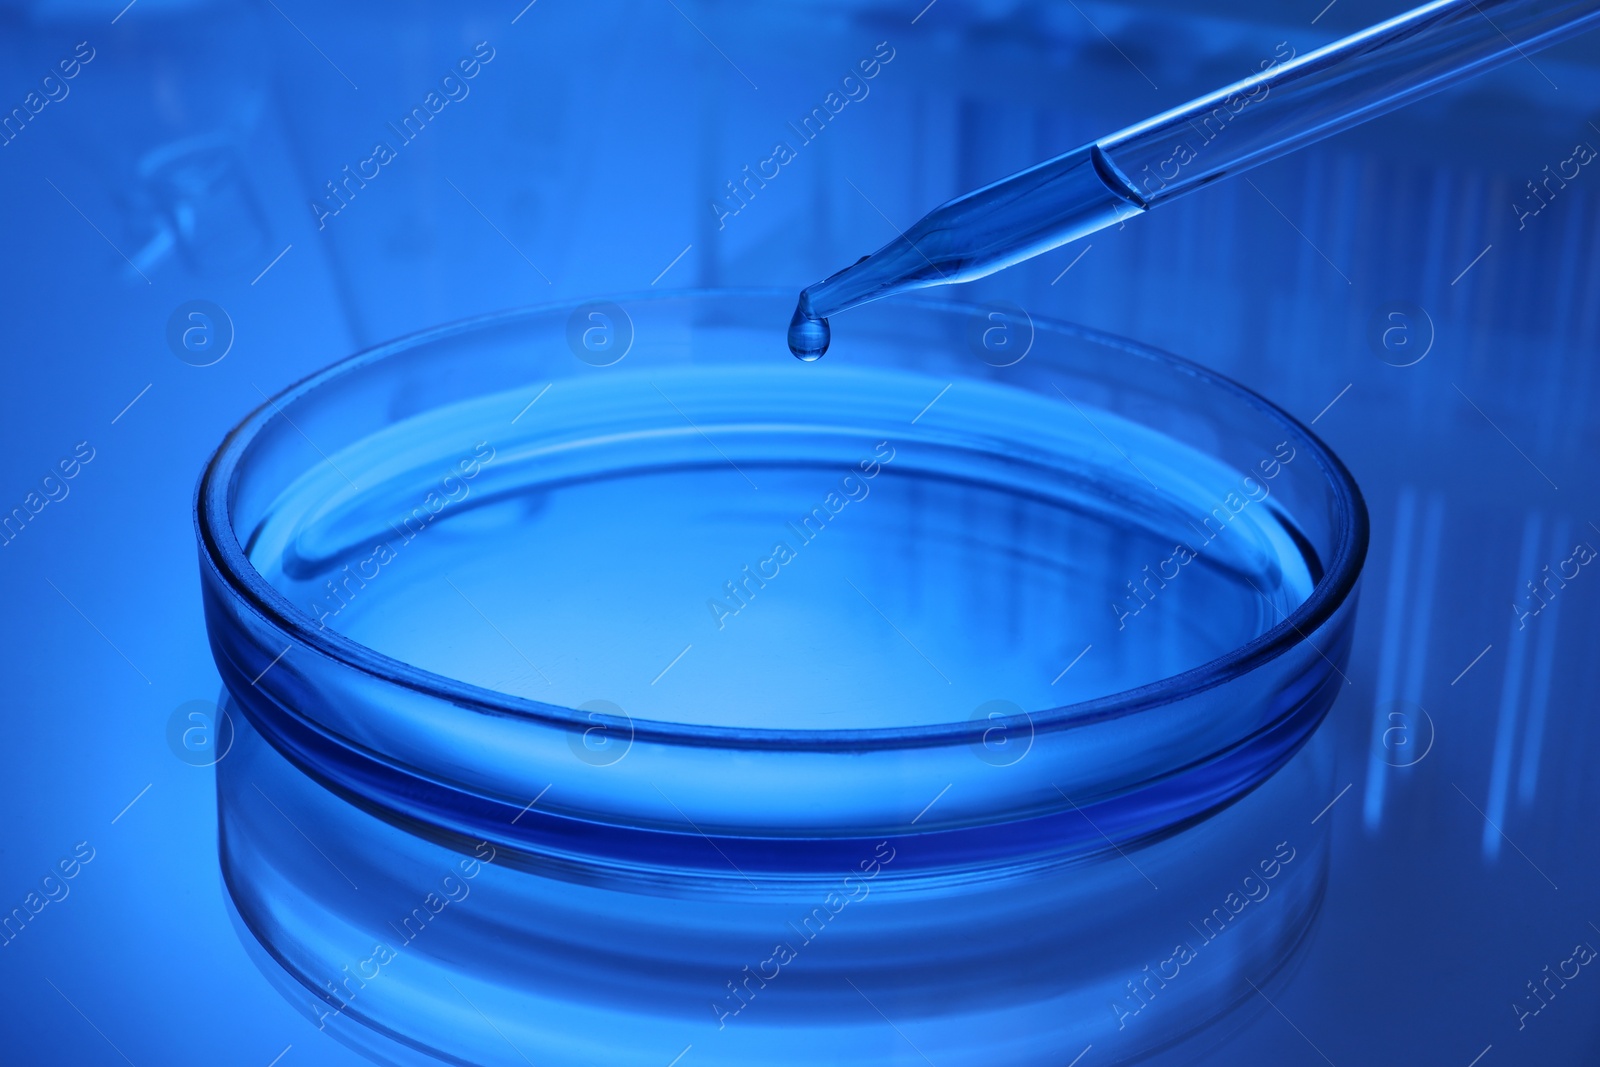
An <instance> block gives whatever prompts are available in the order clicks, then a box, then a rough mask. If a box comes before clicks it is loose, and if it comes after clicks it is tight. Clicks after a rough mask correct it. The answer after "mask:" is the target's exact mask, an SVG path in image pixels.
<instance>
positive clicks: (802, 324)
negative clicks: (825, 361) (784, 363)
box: [789, 296, 832, 363]
mask: <svg viewBox="0 0 1600 1067" xmlns="http://www.w3.org/2000/svg"><path fill="white" fill-rule="evenodd" d="M831 337H832V334H831V333H830V331H829V330H828V320H827V319H824V318H818V317H817V316H815V315H812V314H810V313H808V312H807V311H806V303H805V297H804V296H802V297H801V298H800V303H799V305H797V306H796V307H795V309H794V318H792V319H790V320H789V351H791V352H793V353H794V355H795V358H796V359H801V360H804V361H805V362H807V363H810V362H812V361H814V360H818V359H821V358H822V354H823V353H824V352H826V351H827V350H828V341H829V340H830V339H831Z"/></svg>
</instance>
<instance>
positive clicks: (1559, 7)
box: [789, 0, 1600, 360]
mask: <svg viewBox="0 0 1600 1067" xmlns="http://www.w3.org/2000/svg"><path fill="white" fill-rule="evenodd" d="M1596 22H1600V0H1476V2H1474V0H1437V2H1436V3H1431V4H1425V5H1423V6H1422V7H1419V8H1416V9H1415V10H1412V11H1408V12H1406V13H1405V14H1403V15H1399V16H1396V17H1395V18H1392V19H1390V20H1388V21H1387V22H1381V23H1379V24H1378V25H1376V26H1371V27H1368V28H1367V29H1365V30H1362V31H1361V32H1360V33H1357V34H1354V35H1352V36H1350V37H1346V38H1344V39H1343V40H1341V41H1335V42H1334V43H1333V44H1330V45H1327V46H1325V47H1323V48H1319V49H1317V50H1316V51H1314V52H1310V53H1307V54H1306V55H1303V56H1299V57H1293V56H1292V53H1291V56H1290V57H1278V58H1274V59H1268V60H1263V61H1262V64H1261V66H1262V69H1261V71H1260V73H1258V74H1255V75H1253V76H1252V77H1249V78H1246V79H1244V80H1242V81H1238V82H1235V83H1233V84H1232V85H1229V86H1226V87H1224V88H1222V89H1218V90H1217V91H1216V92H1214V93H1210V94H1208V95H1206V96H1202V97H1200V98H1199V99H1197V100H1193V101H1191V102H1189V103H1187V104H1184V105H1183V106H1181V107H1177V108H1173V109H1172V110H1171V111H1166V112H1163V113H1162V114H1159V115H1156V116H1155V117H1154V118H1150V119H1146V120H1145V121H1143V122H1140V123H1138V124H1136V125H1133V126H1129V127H1128V128H1127V129H1125V130H1122V131H1120V132H1118V133H1114V134H1112V135H1111V136H1109V137H1105V138H1102V139H1101V140H1099V141H1095V142H1092V143H1090V144H1086V145H1084V146H1083V147H1081V148H1077V149H1074V150H1073V151H1071V152H1068V153H1066V154H1065V155H1060V156H1056V157H1055V158H1054V159H1050V160H1046V161H1045V162H1043V163H1040V164H1038V165H1037V166H1034V167H1030V168H1028V169H1027V170H1024V171H1022V172H1020V173H1018V174H1013V175H1011V176H1010V177H1008V178H1002V179H1000V180H999V181H997V182H994V183H993V184H990V185H986V186H984V187H983V188H981V189H978V190H975V191H973V192H970V193H967V194H966V195H964V196H959V197H957V198H956V199H954V200H951V201H950V202H948V203H946V204H944V205H943V206H941V207H938V208H935V209H934V210H933V211H932V212H930V213H929V214H928V215H926V216H925V217H923V218H922V219H921V220H920V221H919V222H917V223H916V224H914V225H913V226H912V227H911V228H910V229H909V230H906V231H905V232H903V233H902V234H901V235H900V236H899V237H897V238H895V239H894V240H893V241H890V242H889V243H888V244H886V245H884V246H883V247H882V248H880V249H878V251H876V252H874V253H873V254H872V255H870V256H864V257H863V258H862V259H860V260H859V261H858V262H856V263H855V264H853V265H852V266H849V267H846V268H845V269H844V270H841V271H839V272H838V273H837V274H835V275H833V276H832V277H830V278H827V279H826V280H824V281H820V282H818V283H816V284H815V285H812V286H809V287H808V288H806V289H805V290H804V291H802V292H801V294H800V302H799V305H798V306H797V307H796V308H795V313H794V319H793V320H792V321H791V323H790V325H789V349H790V351H792V352H793V353H794V354H795V355H796V356H798V357H800V358H801V359H804V360H813V359H817V358H819V357H820V356H821V355H822V354H823V353H824V352H826V351H827V350H828V339H829V331H828V316H830V315H833V314H837V313H838V312H840V311H844V310H846V309H848V308H852V307H855V306H856V305H858V304H864V303H866V302H868V301H870V300H877V299H880V298H882V297H885V296H890V295H892V294H894V293H900V292H905V291H906V290H909V289H921V288H925V287H927V286H933V285H948V284H949V283H951V282H966V281H972V280H974V279H976V278H982V277H984V276H985V275H989V274H993V273H994V272H995V271H998V270H1003V269H1005V268H1006V267H1009V266H1011V265H1012V264H1014V263H1020V262H1022V261H1023V260H1025V259H1029V258H1031V257H1033V256H1037V255H1039V254H1040V253H1042V252H1048V251H1050V250H1051V249H1053V248H1059V247H1060V246H1062V245H1064V244H1066V243H1068V242H1069V241H1075V240H1077V239H1078V238H1080V237H1083V236H1086V235H1087V234H1091V233H1094V232H1095V231H1096V230H1099V229H1102V228H1104V227H1106V226H1110V225H1113V224H1115V223H1119V222H1121V221H1122V220H1124V219H1126V218H1130V217H1132V216H1134V215H1139V214H1142V213H1144V212H1146V211H1148V210H1150V209H1151V208H1153V207H1157V206H1159V205H1161V204H1164V203H1166V202H1167V201H1169V200H1173V199H1176V198H1177V197H1179V196H1182V195H1183V194H1185V193H1189V192H1193V191H1194V190H1196V189H1199V188H1200V187H1201V186H1204V185H1209V184H1210V183H1211V182H1214V181H1217V180H1218V179H1220V178H1225V177H1227V176H1229V175H1231V174H1237V173H1240V172H1242V171H1245V170H1248V169H1249V168H1251V167H1254V166H1256V165H1257V164H1260V163H1265V162H1266V161H1268V160H1270V159H1276V158H1277V157H1279V156H1281V155H1284V154H1286V153H1288V152H1292V151H1294V150H1295V149H1297V148H1301V147H1303V146H1305V145H1308V144H1311V143H1312V142H1314V141H1319V140H1321V139H1322V138H1324V137H1328V136H1330V135H1332V134H1335V133H1338V132H1339V131H1341V130H1345V129H1349V128H1350V127H1351V126H1355V125H1357V124H1359V123H1362V122H1365V121H1367V120H1368V119H1371V118H1376V117H1377V116H1379V115H1382V114H1385V113H1387V112H1389V111H1393V110H1394V109H1396V108H1398V107H1402V106H1404V105H1406V104H1409V103H1411V102H1412V101H1413V100H1418V99H1421V98H1422V97H1424V96H1427V95H1429V94H1430V93H1434V92H1437V91H1439V90H1440V89H1443V88H1445V87H1447V86H1450V85H1453V84H1455V83H1456V82H1459V81H1462V80H1464V79H1466V78H1470V77H1472V76H1473V75H1476V74H1480V73H1482V72H1483V71H1485V70H1488V69H1490V68H1492V67H1495V66H1498V65H1500V64H1503V63H1507V62H1510V61H1512V60H1516V59H1527V57H1528V56H1529V55H1530V54H1531V53H1533V52H1535V51H1537V50H1539V49H1541V48H1546V47H1548V46H1550V45H1552V44H1555V43H1556V42H1558V41H1562V40H1565V39H1566V38H1568V37H1571V36H1574V35H1575V34H1578V33H1580V32H1582V31H1584V30H1587V29H1589V28H1591V27H1592V26H1594V25H1595V24H1596ZM1285 59H1286V61H1285ZM1529 62H1530V63H1531V62H1532V61H1531V60H1529Z"/></svg>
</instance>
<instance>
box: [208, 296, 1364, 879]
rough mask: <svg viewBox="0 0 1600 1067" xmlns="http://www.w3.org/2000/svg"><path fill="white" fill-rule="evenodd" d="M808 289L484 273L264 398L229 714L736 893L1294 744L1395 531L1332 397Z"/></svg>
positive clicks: (1029, 825)
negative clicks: (813, 356)
mask: <svg viewBox="0 0 1600 1067" xmlns="http://www.w3.org/2000/svg"><path fill="white" fill-rule="evenodd" d="M789 296H792V294H789V295H788V296H786V295H785V294H781V293H749V292H742V293H741V292H704V293H688V294H674V295H670V296H649V297H617V298H615V299H613V300H608V301H601V302H591V303H587V304H582V305H576V306H574V305H564V306H557V307H546V308H535V309H530V310H520V311H514V312H510V313H505V314H500V315H494V316H490V317H487V318H482V319H477V320H473V321H470V322H466V323H461V324H457V325H451V326H447V327H442V328H439V329H436V330H432V331H428V332H426V333H423V334H419V335H416V336H413V337H409V338H406V339H403V340H400V341H397V342H393V343H391V344H387V345H383V346H380V347H378V348H376V349H373V350H371V351H368V352H366V353H363V354H361V355H358V356H355V357H353V358H351V359H349V360H346V361H345V362H343V363H340V364H338V365H336V366H334V367H332V368H330V369H328V370H326V371H323V372H321V373H319V374H317V375H314V376H312V377H311V378H308V379H306V380H305V381H302V382H300V383H299V384H297V385H295V386H293V387H291V388H289V389H287V390H285V391H284V392H283V393H282V394H280V395H279V396H277V397H276V398H274V399H273V400H271V401H270V402H268V403H267V404H266V405H264V406H263V407H262V408H261V409H259V410H257V411H256V412H255V413H253V414H252V415H251V416H250V417H249V418H247V419H246V420H245V421H244V422H243V423H242V424H241V425H240V426H239V427H238V428H237V429H236V430H235V431H234V432H233V433H232V434H230V436H229V437H228V438H227V440H226V441H225V442H224V443H223V445H222V446H221V448H220V449H219V451H218V452H217V454H216V455H215V457H214V458H213V459H212V461H211V462H210V464H209V465H208V467H207V469H206V471H205V473H204V475H203V477H202V479H201V481H200V484H199V487H198V490H197V499H196V509H197V527H198V534H199V540H200V548H201V553H200V555H201V569H202V579H203V581H202V585H203V595H204V601H205V609H206V617H207V625H208V632H209V636H210V640H211V644H212V648H213V652H214V654H215V658H216V661H217V665H218V668H219V670H220V672H221V674H222V677H223V680H224V683H225V685H226V686H227V688H228V690H229V691H230V693H231V694H232V696H233V698H234V700H235V701H236V703H237V707H238V708H239V710H240V712H241V713H242V714H243V715H245V716H246V717H248V718H249V720H250V722H251V724H252V726H253V727H254V729H256V730H257V731H259V733H260V734H261V736H262V737H263V738H265V739H266V740H267V741H268V742H270V743H271V744H272V745H273V746H275V747H276V748H277V749H278V750H279V751H280V752H282V753H283V754H284V755H285V756H287V757H288V758H289V759H290V760H291V761H292V762H293V763H295V764H296V765H298V766H299V767H300V768H301V769H303V770H304V771H305V772H306V773H308V774H310V775H312V776H313V777H315V778H316V779H317V780H318V781H320V782H322V783H324V784H326V785H328V786H330V787H332V788H334V789H336V790H338V791H339V792H341V793H342V794H344V795H346V796H347V797H349V798H352V799H355V800H358V801H359V803H360V804H362V805H363V806H365V807H368V808H369V809H371V810H377V811H381V812H383V813H385V815H386V817H389V818H392V819H395V820H397V821H399V822H401V823H403V824H404V825H406V826H408V827H410V828H412V830H413V831H414V832H416V833H418V834H423V835H428V836H431V837H433V838H435V839H436V840H441V841H455V842H458V843H461V844H462V847H463V848H465V847H466V846H467V843H470V842H479V841H491V842H493V843H494V844H495V846H496V848H498V849H500V850H502V852H503V854H505V855H507V856H515V857H521V860H519V862H523V863H525V864H527V865H529V866H531V867H537V868H538V869H539V870H540V871H543V872H549V873H552V874H553V875H554V876H557V877H568V878H582V879H586V880H589V881H591V882H603V883H605V884H612V883H615V884H616V885H618V886H620V887H624V888H628V887H637V886H648V885H654V886H661V885H680V884H696V885H716V886H719V887H721V888H723V889H726V890H727V891H729V892H732V893H738V892H742V891H745V890H748V891H751V892H755V891H759V887H761V886H764V885H788V886H795V885H802V884H806V883H808V882H813V881H816V880H818V879H824V880H825V879H831V878H833V877H834V872H835V871H836V870H837V869H839V868H840V867H841V866H843V867H853V866H855V865H856V863H857V861H858V860H859V859H860V857H861V856H863V855H870V854H871V853H872V850H873V847H874V846H875V845H876V844H877V843H878V842H880V841H881V840H883V839H884V838H885V836H886V835H899V836H901V837H905V838H906V840H907V841H909V842H912V844H911V846H909V847H907V848H905V849H903V850H901V854H902V858H901V859H900V860H899V861H897V863H896V865H895V870H894V872H893V877H894V878H897V879H915V878H936V879H952V878H954V879H962V878H980V879H981V878H985V877H992V876H994V875H995V873H996V872H997V871H1002V870H1005V869H1013V868H1019V867H1039V866H1041V865H1042V866H1052V865H1057V866H1059V865H1063V864H1070V863H1073V862H1076V861H1078V860H1080V859H1082V858H1083V857H1085V856H1090V855H1093V854H1096V853H1100V852H1103V851H1106V850H1108V849H1112V848H1125V847H1128V846H1130V845H1133V844H1137V843H1139V842H1142V841H1148V840H1151V839H1154V838H1156V837H1158V836H1161V835H1164V834H1169V833H1171V832H1173V831H1175V830H1177V829H1179V828H1181V827H1183V826H1185V825H1188V824H1190V823H1192V822H1193V821H1195V820H1197V819H1200V818H1203V817H1204V816H1206V815H1207V814H1208V813H1210V812H1213V811H1215V810H1216V809H1218V808H1219V807H1220V806H1222V805H1226V804H1228V803H1230V802H1231V801H1233V800H1235V799H1236V798H1238V797H1239V796H1240V795H1241V794H1242V793H1244V792H1246V791H1248V790H1250V789H1251V788H1253V787H1254V786H1255V785H1257V784H1259V783H1260V782H1261V781H1262V780H1263V779H1264V778H1265V777H1266V776H1268V775H1270V774H1271V773H1272V772H1273V771H1274V770H1275V769H1276V768H1277V767H1279V766H1281V765H1282V764H1283V762H1284V761H1285V760H1287V759H1288V758H1289V757H1290V756H1291V755H1292V754H1293V753H1294V752H1295V751H1296V750H1297V749H1298V747H1299V746H1300V745H1301V744H1302V743H1303V742H1304V741H1305V739H1306V738H1307V737H1308V736H1309V735H1310V733H1311V731H1312V730H1314V728H1315V727H1316V725H1317V723H1318V722H1320V720H1321V718H1322V717H1323V715H1324V714H1325V713H1326V711H1327V709H1328V708H1329V706H1330V705H1331V704H1332V702H1333V700H1334V699H1335V697H1336V696H1337V694H1338V693H1339V692H1340V690H1341V689H1342V688H1343V687H1344V686H1345V685H1346V684H1348V681H1347V679H1346V678H1345V677H1344V675H1343V673H1342V668H1343V664H1344V663H1345V662H1346V659H1347V657H1348V653H1349V646H1350V635H1351V623H1352V617H1353V610H1354V603H1355V587H1356V580H1357V577H1358V575H1359V572H1360V569H1361V563H1362V560H1363V557H1364V554H1365V549H1366V542H1367V521H1366V513H1365V508H1364V505H1363V503H1362V500H1361V497H1360V494H1359V492H1358V490H1357V488H1356V486H1355V484H1354V483H1353V481H1352V480H1351V478H1350V476H1349V474H1348V472H1347V471H1346V470H1345V469H1344V467H1343V466H1342V465H1341V464H1340V463H1339V461H1338V460H1337V459H1336V458H1335V457H1334V456H1333V455H1332V453H1331V452H1329V451H1328V449H1327V448H1326V447H1325V446H1323V445H1322V444H1321V443H1320V442H1319V441H1317V440H1316V438H1315V437H1314V436H1312V434H1311V433H1310V432H1309V431H1308V430H1306V429H1305V428H1304V427H1302V426H1300V425H1299V424H1298V423H1297V422H1295V421H1294V420H1293V419H1292V418H1290V417H1289V416H1288V415H1286V414H1284V413H1283V412H1282V411H1280V410H1278V409H1277V408H1275V407H1273V406H1272V405H1271V404H1269V403H1267V402H1266V401H1265V400H1263V399H1261V398H1260V397H1258V396H1256V395H1254V394H1253V393H1251V392H1249V391H1248V390H1245V389H1243V388H1242V387H1240V386H1238V385H1236V384H1234V383H1232V382H1230V381H1228V380H1226V379H1224V378H1221V377H1220V376H1218V375H1215V374H1213V373H1211V372H1209V371H1207V370H1205V369H1203V368H1201V367H1198V366H1196V365H1194V364H1191V363H1187V362H1185V361H1183V360H1181V359H1178V358H1176V357H1174V356H1171V355H1168V354H1165V353H1162V352H1159V351H1156V350H1154V349H1151V348H1148V347H1145V346H1142V345H1138V344H1135V343H1133V342H1129V341H1125V340H1121V339H1118V338H1114V337H1110V336H1107V335H1104V334H1100V333H1097V332H1095V331H1092V330H1088V329H1084V328H1082V327H1076V326H1071V325H1066V324H1061V323H1052V322H1045V321H1034V320H1030V319H1028V318H1027V316H1026V315H1024V314H1019V313H1017V312H1015V311H996V310H994V309H992V308H990V309H974V308H967V307H962V306H958V305H950V304H945V303H939V302H934V301H927V300H917V299H907V300H897V301H889V302H883V303H880V304H874V305H871V306H869V307H865V308H861V309H858V310H857V311H854V312H852V313H851V315H850V318H849V322H848V325H847V326H845V325H844V324H841V329H840V330H839V331H838V334H839V335H838V338H837V339H836V342H835V346H834V349H833V351H832V352H831V353H830V354H829V356H828V357H827V359H825V360H824V361H822V362H820V363H817V364H800V363H798V362H796V361H795V360H793V359H790V358H789V357H788V356H787V355H786V354H785V352H786V349H785V345H784V339H783V330H784V327H785V326H786V323H787V313H788V312H787V309H786V308H785V306H784V305H785V302H786V300H788V299H789ZM997 331H998V332H997ZM908 834H909V835H910V836H909V837H906V835H908Z"/></svg>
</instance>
